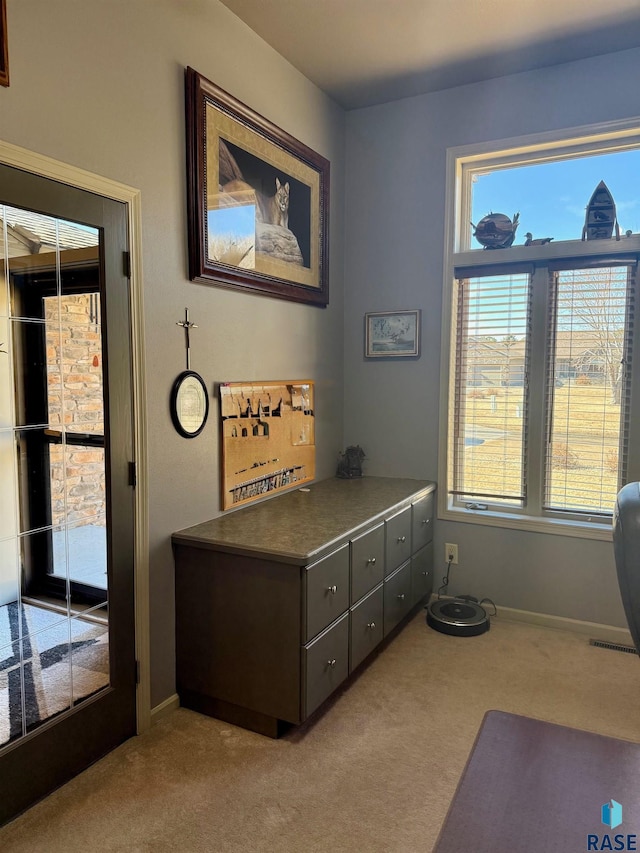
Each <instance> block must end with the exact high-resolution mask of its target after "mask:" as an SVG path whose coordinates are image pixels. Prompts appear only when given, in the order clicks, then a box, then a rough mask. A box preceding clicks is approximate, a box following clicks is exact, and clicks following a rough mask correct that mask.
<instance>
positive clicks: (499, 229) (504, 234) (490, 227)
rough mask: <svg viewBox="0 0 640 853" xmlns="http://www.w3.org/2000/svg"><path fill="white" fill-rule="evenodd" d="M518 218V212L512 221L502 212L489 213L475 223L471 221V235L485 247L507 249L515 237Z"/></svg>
mask: <svg viewBox="0 0 640 853" xmlns="http://www.w3.org/2000/svg"><path fill="white" fill-rule="evenodd" d="M519 218H520V214H519V213H516V214H515V215H514V217H513V221H512V220H511V219H509V217H508V216H506V215H505V214H504V213H490V214H489V215H488V216H485V217H483V218H482V219H481V220H480V222H478V224H477V225H474V224H473V222H472V223H471V226H472V228H473V236H474V237H475V238H476V240H477V241H478V243H480V244H481V245H482V246H483V247H484V248H485V249H507V248H508V247H509V246H510V245H511V244H512V243H513V241H514V239H515V236H516V230H517V228H518V224H519V221H518V220H519Z"/></svg>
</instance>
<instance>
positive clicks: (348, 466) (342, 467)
mask: <svg viewBox="0 0 640 853" xmlns="http://www.w3.org/2000/svg"><path fill="white" fill-rule="evenodd" d="M364 458H365V455H364V450H363V449H362V448H361V447H360V445H359V444H356V445H351V446H350V447H347V449H346V450H345V452H344V453H341V454H340V459H339V460H338V470H337V471H336V477H340V478H341V479H343V480H355V479H357V478H358V477H362V460H363V459H364Z"/></svg>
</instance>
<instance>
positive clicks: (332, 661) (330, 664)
mask: <svg viewBox="0 0 640 853" xmlns="http://www.w3.org/2000/svg"><path fill="white" fill-rule="evenodd" d="M335 665H336V659H335V658H333V659H332V660H328V661H327V666H330V667H331V668H332V669H333V667H334V666H335Z"/></svg>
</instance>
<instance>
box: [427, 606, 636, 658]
mask: <svg viewBox="0 0 640 853" xmlns="http://www.w3.org/2000/svg"><path fill="white" fill-rule="evenodd" d="M436 598H437V596H435V595H432V596H431V600H432V601H433V600H434V599H436ZM442 598H453V596H442ZM497 607H498V615H497V617H492V618H497V619H499V620H501V621H504V622H526V623H527V624H529V625H539V626H540V627H541V628H555V629H556V630H560V631H573V632H574V633H575V634H583V635H585V636H588V637H589V639H594V640H608V641H609V642H610V643H622V644H623V645H625V646H633V640H632V639H631V634H630V632H629V630H628V629H627V628H618V627H616V626H615V625H601V624H600V623H599V622H583V621H582V620H580V619H569V618H568V617H566V616H551V615H550V614H549V613H534V612H533V611H531V610H517V609H516V608H515V607H503V606H502V605H497ZM486 609H487V612H488V613H489V614H490V613H491V608H490V607H487V608H486Z"/></svg>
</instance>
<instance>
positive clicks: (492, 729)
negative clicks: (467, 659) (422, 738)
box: [434, 711, 640, 853]
mask: <svg viewBox="0 0 640 853" xmlns="http://www.w3.org/2000/svg"><path fill="white" fill-rule="evenodd" d="M639 778H640V744H638V743H631V742H630V741H625V740H619V739H617V738H612V737H605V736H604V735H598V734H592V733H591V732H585V731H579V730H578V729H572V728H568V727H567V726H559V725H555V724H554V723H544V722H542V721H540V720H532V719H530V718H529V717H521V716H518V715H516V714H508V713H506V712H503V711H488V712H487V713H486V714H485V717H484V720H483V723H482V726H481V728H480V731H479V733H478V736H477V738H476V742H475V744H474V746H473V750H472V752H471V755H470V757H469V760H468V761H467V766H466V767H465V769H464V772H463V774H462V778H461V780H460V782H459V784H458V790H457V791H456V793H455V796H454V798H453V801H452V803H451V806H450V808H449V813H448V814H447V817H446V819H445V822H444V824H443V827H442V831H441V833H440V837H439V839H438V842H437V844H436V846H435V848H434V853H460V851H471V850H472V851H473V853H539V851H541V850H554V851H562V853H574V851H575V853H582V851H584V850H620V849H622V848H621V847H616V846H615V844H616V841H615V838H616V833H623V834H624V836H625V838H626V835H627V834H628V833H632V834H639V835H640V792H639V791H638V779H639ZM618 808H619V812H620V817H621V819H622V823H621V824H620V825H617V824H616V823H615V820H613V819H612V820H611V821H610V822H609V825H605V824H604V823H603V821H604V820H605V817H606V816H607V815H610V814H614V813H615V814H617V813H618V812H617V810H618ZM616 819H617V818H616ZM618 826H619V828H618ZM605 835H608V836H609V838H608V840H607V839H605V838H604V836H605ZM596 838H597V841H596ZM608 843H609V844H610V845H613V846H607V844H608ZM590 845H591V846H590ZM603 845H604V846H603ZM625 849H628V848H627V847H625ZM631 849H635V846H634V848H631Z"/></svg>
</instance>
